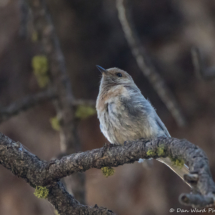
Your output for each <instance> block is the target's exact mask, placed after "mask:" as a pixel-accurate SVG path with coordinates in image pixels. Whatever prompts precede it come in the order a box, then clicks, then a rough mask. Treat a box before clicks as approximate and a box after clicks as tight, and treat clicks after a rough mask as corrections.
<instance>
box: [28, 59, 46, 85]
mask: <svg viewBox="0 0 215 215" xmlns="http://www.w3.org/2000/svg"><path fill="white" fill-rule="evenodd" d="M32 67H33V72H34V75H35V76H36V79H37V82H38V84H39V87H41V88H44V87H46V86H47V85H48V84H49V82H50V79H49V76H48V70H49V65H48V59H47V57H46V56H44V55H37V56H34V57H33V59H32Z"/></svg>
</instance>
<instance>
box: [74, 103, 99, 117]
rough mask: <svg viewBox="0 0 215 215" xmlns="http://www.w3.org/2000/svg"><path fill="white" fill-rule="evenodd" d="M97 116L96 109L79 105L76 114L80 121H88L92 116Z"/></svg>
mask: <svg viewBox="0 0 215 215" xmlns="http://www.w3.org/2000/svg"><path fill="white" fill-rule="evenodd" d="M94 114H96V109H95V108H93V107H91V106H86V105H78V107H77V109H76V112H75V117H77V118H79V119H86V118H88V117H89V116H92V115H94Z"/></svg>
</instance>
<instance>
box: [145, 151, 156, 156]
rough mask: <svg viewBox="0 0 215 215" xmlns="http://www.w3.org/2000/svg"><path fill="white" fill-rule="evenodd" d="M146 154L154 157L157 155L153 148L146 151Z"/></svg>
mask: <svg viewBox="0 0 215 215" xmlns="http://www.w3.org/2000/svg"><path fill="white" fill-rule="evenodd" d="M146 154H147V155H148V156H149V157H154V156H155V155H156V153H155V152H154V151H153V150H148V151H147V152H146Z"/></svg>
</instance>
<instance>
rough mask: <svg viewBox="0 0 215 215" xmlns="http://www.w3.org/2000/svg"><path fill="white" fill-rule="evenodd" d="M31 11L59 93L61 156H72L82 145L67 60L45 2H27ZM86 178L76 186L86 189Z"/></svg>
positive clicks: (77, 181) (76, 178)
mask: <svg viewBox="0 0 215 215" xmlns="http://www.w3.org/2000/svg"><path fill="white" fill-rule="evenodd" d="M26 1H27V2H28V5H29V7H30V9H31V11H32V16H33V24H34V29H35V30H36V32H37V34H38V38H40V41H41V42H42V45H43V49H44V53H45V54H46V55H47V57H48V60H49V64H50V73H51V79H52V85H53V87H54V88H55V89H56V92H57V95H58V99H57V100H56V101H55V103H54V104H55V108H56V111H57V116H58V118H59V121H60V122H61V129H60V139H61V141H60V144H61V152H62V153H66V154H71V153H74V152H76V151H79V150H80V147H81V146H80V141H79V138H78V135H77V120H76V119H75V108H74V106H73V105H72V104H73V102H74V101H75V98H74V96H73V94H72V91H71V83H70V79H69V76H68V74H67V71H66V65H65V61H64V56H63V53H62V51H61V48H60V45H59V40H58V37H57V35H56V33H55V31H54V25H53V23H52V20H51V17H50V15H49V13H48V10H47V6H46V3H45V1H44V0H26ZM84 177H85V175H84V174H78V175H76V176H75V178H73V180H76V186H80V189H75V190H83V187H84V181H85V180H84V179H83V178H84ZM73 194H74V196H80V199H79V200H80V202H81V203H85V195H84V193H83V192H82V194H80V193H78V194H77V195H76V193H74V192H73Z"/></svg>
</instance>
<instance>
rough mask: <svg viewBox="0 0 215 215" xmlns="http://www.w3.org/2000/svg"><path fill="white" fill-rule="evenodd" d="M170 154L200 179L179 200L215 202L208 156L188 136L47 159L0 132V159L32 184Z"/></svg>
mask: <svg viewBox="0 0 215 215" xmlns="http://www.w3.org/2000/svg"><path fill="white" fill-rule="evenodd" d="M161 149H162V150H161ZM147 152H150V153H147ZM149 154H150V155H149ZM167 156H168V157H171V158H172V159H180V161H184V163H185V164H186V165H188V166H189V170H190V174H189V175H188V177H186V176H185V178H193V179H198V180H197V181H196V185H195V186H192V188H193V190H192V192H193V194H182V195H181V196H180V202H181V203H182V204H186V205H190V206H193V207H206V206H211V205H214V199H215V184H214V181H213V179H212V177H211V172H210V169H209V164H208V159H207V157H206V155H205V153H204V152H203V151H202V150H201V149H200V148H199V147H197V146H195V145H194V144H192V143H190V142H188V141H187V140H179V139H176V138H157V139H153V140H151V141H146V140H139V141H134V142H130V143H126V145H124V146H121V145H120V146H119V145H111V146H109V147H108V148H107V146H105V147H103V148H100V149H94V150H91V151H87V152H81V153H75V154H72V155H68V156H65V157H63V158H61V159H55V160H52V161H51V162H46V161H42V160H40V159H39V158H38V157H37V156H35V155H33V154H32V153H30V152H28V151H27V150H26V149H25V148H23V146H22V145H21V144H20V143H16V142H14V141H12V140H11V139H10V138H8V137H6V136H5V135H3V134H0V163H1V164H2V165H3V166H4V167H6V168H7V169H9V170H11V171H12V172H13V173H14V174H15V175H17V176H19V177H22V178H24V179H25V180H26V181H27V182H29V183H30V184H31V185H32V186H48V185H50V184H53V182H57V181H58V180H59V179H61V178H63V177H65V176H68V175H71V174H74V173H77V172H84V171H86V170H88V169H91V168H98V169H100V168H102V167H106V166H109V167H117V166H119V165H123V164H125V163H133V162H135V161H138V160H139V158H145V159H148V158H151V157H152V158H154V159H157V158H159V157H167ZM191 175H193V177H192V176H191ZM187 182H189V180H188V181H187ZM191 185H192V184H191ZM195 193H196V194H195Z"/></svg>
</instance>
